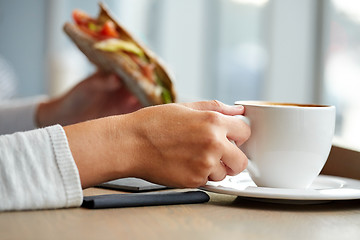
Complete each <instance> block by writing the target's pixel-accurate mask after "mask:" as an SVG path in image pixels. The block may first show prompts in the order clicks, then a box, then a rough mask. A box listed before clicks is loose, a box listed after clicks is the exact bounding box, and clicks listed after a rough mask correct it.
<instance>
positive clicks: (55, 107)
mask: <svg viewBox="0 0 360 240" xmlns="http://www.w3.org/2000/svg"><path fill="white" fill-rule="evenodd" d="M139 108H141V104H140V102H139V100H138V99H137V98H136V97H135V96H134V95H133V94H132V93H130V92H129V90H128V89H127V88H126V87H125V85H124V84H123V82H122V80H121V79H120V78H118V77H117V76H116V75H114V74H107V73H104V72H96V73H94V74H92V75H91V76H89V77H87V78H86V79H85V80H83V81H81V82H80V83H79V84H78V85H76V86H75V87H74V88H72V89H71V90H70V91H69V92H67V93H65V94H64V95H62V96H60V97H57V98H54V99H50V100H49V101H46V102H43V103H41V104H40V105H39V106H38V109H37V114H36V122H37V125H38V126H39V127H44V126H50V125H53V124H61V125H69V124H74V123H78V122H83V121H86V120H91V119H95V118H101V117H106V116H110V115H117V114H124V113H130V112H133V111H135V110H138V109H139Z"/></svg>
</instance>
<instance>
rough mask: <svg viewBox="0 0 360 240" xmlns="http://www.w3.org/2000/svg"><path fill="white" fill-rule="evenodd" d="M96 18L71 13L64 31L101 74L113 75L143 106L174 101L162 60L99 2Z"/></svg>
mask: <svg viewBox="0 0 360 240" xmlns="http://www.w3.org/2000/svg"><path fill="white" fill-rule="evenodd" d="M99 6H100V12H99V14H98V16H97V18H93V17H90V16H89V15H88V14H87V13H85V12H83V11H81V10H74V11H73V12H72V17H73V20H74V22H73V23H70V22H67V23H65V24H64V31H65V32H66V34H67V35H68V36H69V37H70V38H71V40H72V41H73V42H74V43H75V44H76V45H77V47H78V48H79V49H80V50H81V51H82V52H83V53H84V54H85V55H86V57H87V58H88V59H89V60H90V61H91V62H92V63H94V64H95V65H96V66H97V67H98V68H100V69H101V70H103V71H107V72H113V73H116V74H117V75H118V76H119V77H120V78H121V79H122V80H123V81H124V83H125V85H126V86H127V88H128V89H129V90H130V91H131V92H132V93H133V94H134V95H135V96H136V97H137V98H138V99H139V101H140V102H141V104H142V105H143V106H151V105H158V104H165V103H172V102H176V94H175V89H174V86H173V81H172V79H173V78H172V77H171V76H170V73H169V71H168V70H167V68H166V67H165V66H164V64H163V63H162V61H161V60H160V59H159V58H158V57H157V56H156V55H155V54H154V53H153V52H151V51H150V50H149V49H148V48H146V47H145V45H143V44H142V43H140V42H139V41H138V40H135V38H134V37H133V36H132V35H131V34H130V33H129V32H128V31H127V30H126V29H125V28H124V27H123V26H122V25H120V24H119V22H118V21H117V20H116V19H115V18H113V17H112V15H111V14H110V12H109V10H108V9H107V8H106V6H105V5H104V4H102V3H100V4H99Z"/></svg>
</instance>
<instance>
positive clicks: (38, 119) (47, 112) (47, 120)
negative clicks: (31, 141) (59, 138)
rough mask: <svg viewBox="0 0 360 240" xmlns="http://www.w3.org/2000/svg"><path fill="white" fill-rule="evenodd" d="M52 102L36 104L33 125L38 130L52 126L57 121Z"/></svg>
mask: <svg viewBox="0 0 360 240" xmlns="http://www.w3.org/2000/svg"><path fill="white" fill-rule="evenodd" d="M54 104H55V102H54V101H51V100H50V101H45V102H41V103H39V104H38V106H37V109H36V112H35V125H36V126H37V127H38V128H42V127H47V126H50V125H54V124H56V123H57V122H56V121H55V119H57V117H56V115H55V112H54V109H55V106H54Z"/></svg>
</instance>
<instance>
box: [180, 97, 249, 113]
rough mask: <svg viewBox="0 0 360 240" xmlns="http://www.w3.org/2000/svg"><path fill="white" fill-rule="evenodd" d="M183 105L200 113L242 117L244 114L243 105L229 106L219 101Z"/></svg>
mask: <svg viewBox="0 0 360 240" xmlns="http://www.w3.org/2000/svg"><path fill="white" fill-rule="evenodd" d="M182 105H184V106H186V107H188V108H192V109H194V110H199V111H215V112H219V113H222V114H225V115H241V114H244V111H245V109H244V107H243V106H242V105H234V106H231V105H227V104H224V103H222V102H220V101H218V100H211V101H201V102H192V103H183V104H182Z"/></svg>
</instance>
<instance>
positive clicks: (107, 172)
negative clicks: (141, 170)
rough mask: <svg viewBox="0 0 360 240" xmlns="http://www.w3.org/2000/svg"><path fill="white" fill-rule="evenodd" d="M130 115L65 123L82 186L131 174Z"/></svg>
mask: <svg viewBox="0 0 360 240" xmlns="http://www.w3.org/2000/svg"><path fill="white" fill-rule="evenodd" d="M126 117H127V116H125V115H124V116H116V117H107V118H102V119H97V120H92V121H87V122H83V123H80V124H74V125H69V126H66V127H64V130H65V132H66V136H67V138H68V142H69V146H70V149H71V152H72V155H73V157H74V160H75V162H76V165H77V167H78V170H79V174H80V179H81V185H82V187H83V188H87V187H90V186H94V185H96V184H99V183H102V182H105V181H109V180H113V179H117V178H122V177H128V176H131V175H132V173H131V169H132V161H129V154H128V152H131V150H130V148H131V147H133V146H134V145H135V144H134V143H130V142H129V141H130V139H131V136H132V134H131V133H130V132H129V131H128V130H127V127H126V119H125V118H126Z"/></svg>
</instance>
